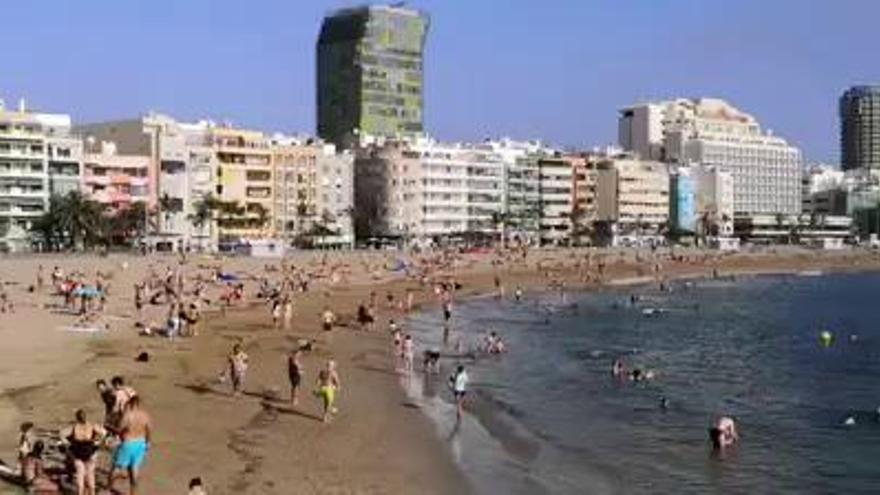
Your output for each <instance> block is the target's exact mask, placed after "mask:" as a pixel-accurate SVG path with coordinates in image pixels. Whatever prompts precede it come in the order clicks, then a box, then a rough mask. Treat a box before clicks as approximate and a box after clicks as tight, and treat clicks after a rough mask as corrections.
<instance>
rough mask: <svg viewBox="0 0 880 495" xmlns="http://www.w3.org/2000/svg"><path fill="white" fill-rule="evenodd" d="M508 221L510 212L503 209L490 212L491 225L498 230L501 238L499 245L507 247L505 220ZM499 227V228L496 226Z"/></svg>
mask: <svg viewBox="0 0 880 495" xmlns="http://www.w3.org/2000/svg"><path fill="white" fill-rule="evenodd" d="M509 221H510V214H509V213H507V212H503V211H493V212H492V225H493V226H494V227H495V230H498V231H499V235H500V238H501V247H507V222H509ZM499 226H500V227H501V228H500V229H499V228H498V227H499Z"/></svg>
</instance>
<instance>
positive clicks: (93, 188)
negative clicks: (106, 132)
mask: <svg viewBox="0 0 880 495" xmlns="http://www.w3.org/2000/svg"><path fill="white" fill-rule="evenodd" d="M149 168H150V157H149V156H140V155H120V154H118V152H117V149H116V145H115V144H114V143H111V142H108V141H103V142H99V143H88V142H87V143H86V147H85V153H84V154H83V159H82V182H81V190H82V192H83V194H84V195H85V196H86V197H87V198H89V199H92V200H94V201H97V202H98V203H100V204H102V205H105V206H106V207H107V209H108V210H109V211H111V212H113V211H118V210H121V209H125V208H127V207H129V206H130V205H131V204H132V203H135V202H141V203H145V204H146V203H148V202H149V198H150V183H149V177H148V174H149Z"/></svg>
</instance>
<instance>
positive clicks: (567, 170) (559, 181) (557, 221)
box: [537, 154, 575, 244]
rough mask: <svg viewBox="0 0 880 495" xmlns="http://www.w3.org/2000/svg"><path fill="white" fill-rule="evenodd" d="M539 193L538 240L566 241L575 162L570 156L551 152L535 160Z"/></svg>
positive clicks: (572, 206) (571, 204) (572, 205)
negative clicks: (551, 154)
mask: <svg viewBox="0 0 880 495" xmlns="http://www.w3.org/2000/svg"><path fill="white" fill-rule="evenodd" d="M537 163H538V171H539V193H540V208H541V220H540V240H541V242H542V243H549V244H560V243H563V242H566V241H567V240H568V239H569V238H570V236H571V231H572V212H573V211H574V199H575V191H574V186H575V184H574V182H575V165H574V162H573V160H572V159H570V157H566V156H562V155H558V154H557V155H555V156H544V157H540V158H538V159H537Z"/></svg>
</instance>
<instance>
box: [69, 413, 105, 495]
mask: <svg viewBox="0 0 880 495" xmlns="http://www.w3.org/2000/svg"><path fill="white" fill-rule="evenodd" d="M105 435H106V431H104V428H103V427H101V426H100V425H97V424H93V423H90V422H88V420H87V418H86V413H85V411H83V410H82V409H80V410H78V411H76V421H75V422H74V423H73V424H72V425H71V426H70V428H69V429H68V430H66V431H65V432H64V433H63V434H62V438H63V439H64V440H65V441H66V442H67V452H68V453H69V454H70V457H71V458H72V459H73V466H74V469H75V476H74V479H75V480H76V493H77V495H95V493H96V488H95V457H96V454H97V453H98V450H99V448H100V442H101V440H102V439H103V438H104V436H105Z"/></svg>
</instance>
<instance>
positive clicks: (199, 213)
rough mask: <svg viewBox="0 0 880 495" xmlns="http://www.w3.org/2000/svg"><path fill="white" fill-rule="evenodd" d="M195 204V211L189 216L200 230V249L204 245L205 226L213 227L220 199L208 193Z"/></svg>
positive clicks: (191, 221) (194, 225)
mask: <svg viewBox="0 0 880 495" xmlns="http://www.w3.org/2000/svg"><path fill="white" fill-rule="evenodd" d="M193 206H194V208H193V213H192V214H190V215H189V216H188V217H187V218H188V219H189V221H190V223H192V225H193V227H195V228H196V229H197V230H198V231H199V249H202V248H203V247H204V246H203V245H202V236H203V235H204V227H205V225H208V226H209V227H211V228H213V226H214V215H215V213H216V212H217V210H218V209H220V200H218V199H217V198H215V197H214V195H212V194H211V193H208V194H206V195H204V196H202V197H201V198H200V199H199V200H198V201H196V202H195V204H194V205H193Z"/></svg>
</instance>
